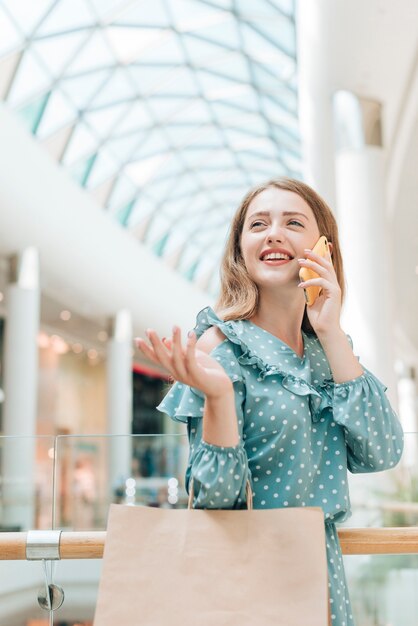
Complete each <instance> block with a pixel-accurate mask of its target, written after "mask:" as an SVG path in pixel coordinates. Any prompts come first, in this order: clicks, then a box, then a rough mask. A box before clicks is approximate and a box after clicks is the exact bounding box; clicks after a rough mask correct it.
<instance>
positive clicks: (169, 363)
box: [135, 326, 233, 398]
mask: <svg viewBox="0 0 418 626" xmlns="http://www.w3.org/2000/svg"><path fill="white" fill-rule="evenodd" d="M147 336H148V339H149V341H150V344H151V345H148V344H147V342H146V341H145V340H144V339H142V338H140V337H138V338H136V339H135V343H136V345H137V346H138V348H139V349H140V350H141V351H142V352H143V354H144V355H145V356H146V357H148V358H149V359H150V360H151V361H153V362H154V363H156V364H158V365H161V366H162V367H163V368H164V369H165V370H167V372H168V373H169V374H170V375H171V376H172V377H173V378H174V380H176V381H178V382H181V383H184V384H185V385H189V386H190V387H195V388H196V389H199V390H200V391H201V392H202V393H204V394H205V395H206V396H207V397H209V398H219V397H221V396H223V395H225V394H226V393H228V392H231V391H232V389H233V387H232V381H231V379H230V378H229V376H228V375H227V373H226V372H225V370H224V368H223V367H222V365H220V364H219V363H218V361H216V359H214V358H213V357H211V356H209V354H207V353H206V352H203V351H202V350H199V349H198V348H196V342H197V337H196V334H195V333H194V332H193V331H191V332H190V333H189V334H188V337H187V342H186V347H183V346H182V342H181V331H180V328H178V327H177V326H174V328H173V335H172V338H171V339H165V338H164V339H160V338H159V336H158V335H157V333H156V332H155V330H152V329H150V330H147Z"/></svg>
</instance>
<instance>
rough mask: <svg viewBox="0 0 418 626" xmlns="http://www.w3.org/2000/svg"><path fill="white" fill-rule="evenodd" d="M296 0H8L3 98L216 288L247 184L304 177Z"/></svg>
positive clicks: (143, 231) (134, 221)
mask: <svg viewBox="0 0 418 626" xmlns="http://www.w3.org/2000/svg"><path fill="white" fill-rule="evenodd" d="M294 1H295V0H150V1H149V0H32V1H31V2H28V1H27V0H2V1H0V99H2V100H5V101H6V102H7V103H8V105H9V106H10V107H11V108H12V109H14V110H15V111H16V112H18V113H19V115H20V116H21V118H22V120H23V121H24V123H25V124H26V126H27V128H28V129H29V130H30V132H31V133H33V134H34V135H35V136H36V137H37V138H38V140H39V142H40V143H42V144H43V145H44V147H45V148H46V149H47V150H48V151H49V153H50V154H51V155H52V156H53V157H54V158H55V159H56V160H57V161H58V162H59V163H61V164H62V166H63V167H65V168H66V169H67V170H68V171H69V172H70V173H71V175H72V177H73V178H74V179H75V180H76V181H77V182H78V184H80V185H81V186H82V187H84V188H85V189H86V190H87V191H88V192H89V193H90V194H91V195H92V196H93V197H94V199H95V200H96V201H97V202H99V203H100V205H101V206H103V209H104V210H105V211H107V212H108V213H110V214H111V215H112V216H113V217H114V219H116V220H118V222H119V223H120V224H121V225H123V226H124V227H126V228H128V229H129V230H130V231H131V233H132V234H133V236H135V237H136V238H137V239H138V240H139V241H141V242H142V243H143V244H144V245H146V246H147V247H149V248H150V249H151V250H152V251H153V252H154V253H155V254H156V255H157V256H159V257H162V258H163V259H164V260H165V261H166V262H167V263H168V264H169V265H170V266H171V267H173V268H174V269H176V270H177V271H178V272H180V273H181V274H182V275H183V276H185V277H186V278H187V279H188V280H190V281H192V282H194V283H196V284H197V285H198V286H199V287H200V288H202V289H204V290H206V291H208V292H209V293H210V294H212V295H215V294H216V292H217V290H218V284H219V278H218V268H219V260H220V257H221V254H222V249H223V245H224V242H225V237H226V233H227V229H228V224H229V221H230V218H231V216H232V214H233V212H234V211H235V209H236V208H237V206H238V204H239V202H240V200H241V198H242V196H243V195H244V193H246V191H247V190H248V188H249V187H251V186H252V185H254V184H257V183H259V182H261V181H263V180H265V179H268V178H270V177H272V176H277V175H289V176H294V177H299V178H300V177H301V172H300V146H299V133H298V124H297V75H296V42H295V39H296V35H295V21H294V9H295V8H294ZM202 251H203V252H204V253H203V254H202Z"/></svg>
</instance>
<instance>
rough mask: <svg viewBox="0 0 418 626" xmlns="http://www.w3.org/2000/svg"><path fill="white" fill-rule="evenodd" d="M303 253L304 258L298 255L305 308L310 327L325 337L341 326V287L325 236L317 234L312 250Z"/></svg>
mask: <svg viewBox="0 0 418 626" xmlns="http://www.w3.org/2000/svg"><path fill="white" fill-rule="evenodd" d="M318 252H319V254H318ZM305 255H306V257H307V258H306V259H298V261H299V263H300V265H301V269H300V271H299V275H300V277H301V278H302V281H303V282H301V283H299V285H298V286H299V287H301V288H303V289H304V290H305V299H306V301H307V305H308V306H307V307H306V312H307V316H308V319H309V321H310V323H311V325H312V328H313V329H314V330H315V332H316V334H317V335H318V336H322V337H323V338H324V337H326V335H331V334H332V333H334V332H335V330H338V329H340V328H341V327H340V317H341V287H340V285H339V283H338V278H337V275H336V273H335V270H334V266H333V264H332V260H331V254H330V251H329V247H328V242H327V239H326V237H325V236H322V237H320V239H319V240H318V241H317V243H316V244H315V246H314V248H313V249H312V250H305Z"/></svg>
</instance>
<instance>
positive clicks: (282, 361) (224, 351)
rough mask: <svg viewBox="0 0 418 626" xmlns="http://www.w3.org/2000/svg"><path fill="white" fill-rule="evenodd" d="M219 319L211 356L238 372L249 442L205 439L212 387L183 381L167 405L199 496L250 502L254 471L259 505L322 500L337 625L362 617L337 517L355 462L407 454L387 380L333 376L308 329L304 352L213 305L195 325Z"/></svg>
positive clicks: (377, 463)
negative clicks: (183, 434) (182, 429)
mask: <svg viewBox="0 0 418 626" xmlns="http://www.w3.org/2000/svg"><path fill="white" fill-rule="evenodd" d="M210 326H218V327H219V328H220V330H221V331H222V332H223V333H224V335H225V336H226V338H227V339H226V340H225V341H224V342H223V343H221V344H219V345H218V346H217V347H216V348H215V349H214V350H213V352H212V356H215V358H217V359H218V361H219V362H220V363H221V365H222V366H223V367H224V369H225V371H226V372H227V374H228V375H229V376H230V378H231V380H232V381H233V382H234V390H235V406H236V413H237V419H238V426H239V432H240V443H239V444H238V445H237V446H235V447H231V448H221V447H219V446H214V445H212V444H208V443H206V442H205V441H203V440H202V416H203V408H204V396H203V394H202V393H201V392H200V391H198V390H196V389H190V388H189V387H185V386H184V385H181V384H178V383H176V384H175V385H174V386H173V387H172V389H171V390H170V392H169V393H168V394H167V395H166V397H165V398H164V400H163V401H162V402H161V404H160V405H159V406H158V409H159V410H161V411H163V412H165V413H168V414H169V415H170V416H171V417H172V418H173V419H176V420H178V421H182V422H185V423H187V424H188V431H189V440H190V456H189V466H188V469H187V473H186V483H187V484H188V481H189V479H190V476H191V475H192V476H193V478H194V485H195V499H194V506H195V507H198V508H229V509H232V508H244V507H245V485H246V481H247V477H248V476H249V477H250V480H251V483H252V487H253V506H254V508H259V509H263V508H277V507H292V506H320V507H322V509H323V510H324V515H325V519H326V522H327V523H326V527H327V536H328V548H327V552H328V565H329V577H330V584H331V602H332V611H333V614H334V615H335V617H334V618H333V626H343V624H346V626H353V621H352V617H351V614H350V611H351V609H350V605H349V601H348V595H347V591H346V586H345V578H344V571H343V566H342V558H341V552H340V548H339V545H338V539H337V535H336V531H335V527H334V522H338V521H343V520H345V519H346V518H347V517H348V516H349V515H350V502H349V493H348V484H347V469H348V470H350V471H351V472H373V471H380V470H383V469H388V468H391V467H394V466H395V465H396V463H397V462H398V461H399V459H400V456H401V453H402V449H403V433H402V429H401V426H400V423H399V420H398V418H397V416H396V414H395V412H394V411H393V409H392V407H391V406H390V404H389V401H388V399H387V397H386V395H385V391H386V387H385V386H384V385H383V384H382V383H381V382H380V381H379V380H378V379H377V378H376V377H375V376H374V375H373V374H372V373H371V372H369V371H368V370H366V368H364V366H362V367H363V370H364V374H363V375H361V376H359V377H358V378H356V379H354V380H351V381H348V382H345V383H339V384H336V383H334V382H333V379H332V373H331V371H330V367H329V363H328V360H327V358H326V355H325V353H324V350H323V348H322V346H321V344H320V342H319V340H318V338H317V337H316V336H314V335H308V334H306V333H304V332H303V340H304V353H303V356H302V358H301V357H299V356H298V355H297V354H296V353H295V352H294V351H293V350H292V349H291V348H290V347H289V346H287V345H286V344H285V343H284V342H283V341H281V340H280V339H278V338H277V337H275V336H274V335H271V334H270V333H268V332H267V331H265V330H264V329H262V328H260V327H258V326H256V325H254V324H252V323H251V322H249V321H248V320H240V321H228V322H223V321H222V320H220V319H219V318H218V317H217V316H216V314H215V313H214V311H213V310H212V309H211V308H210V307H207V308H206V309H204V310H203V311H201V312H200V313H199V315H198V318H197V325H196V327H195V331H196V333H197V335H198V336H200V335H201V334H202V333H203V332H204V331H205V330H206V329H207V328H209V327H210ZM349 339H350V338H349ZM350 342H351V339H350ZM351 343H352V342H351Z"/></svg>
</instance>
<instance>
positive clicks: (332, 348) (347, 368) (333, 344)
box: [318, 328, 364, 383]
mask: <svg viewBox="0 0 418 626" xmlns="http://www.w3.org/2000/svg"><path fill="white" fill-rule="evenodd" d="M318 339H319V341H320V343H321V346H322V347H323V348H324V352H325V354H326V357H327V359H328V363H329V366H330V368H331V372H332V377H333V379H334V382H335V383H344V382H346V381H349V380H353V378H357V377H358V376H361V375H362V374H363V373H364V372H363V368H362V367H361V365H360V363H359V362H358V359H357V357H356V356H355V355H354V353H353V350H352V347H351V345H350V342H349V339H348V337H347V335H346V334H345V332H344V331H343V330H342V329H341V328H339V329H338V330H333V331H332V332H331V333H327V334H326V335H321V334H318Z"/></svg>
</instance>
